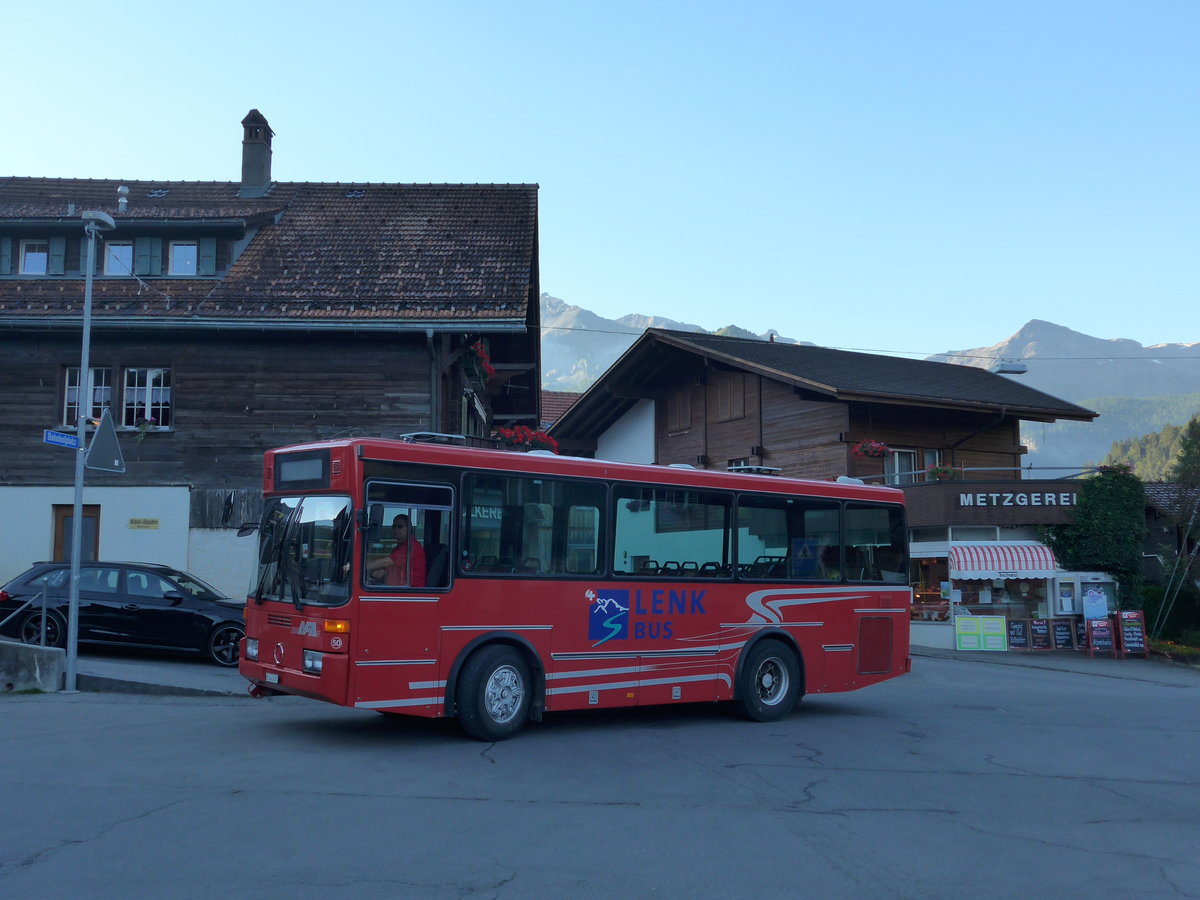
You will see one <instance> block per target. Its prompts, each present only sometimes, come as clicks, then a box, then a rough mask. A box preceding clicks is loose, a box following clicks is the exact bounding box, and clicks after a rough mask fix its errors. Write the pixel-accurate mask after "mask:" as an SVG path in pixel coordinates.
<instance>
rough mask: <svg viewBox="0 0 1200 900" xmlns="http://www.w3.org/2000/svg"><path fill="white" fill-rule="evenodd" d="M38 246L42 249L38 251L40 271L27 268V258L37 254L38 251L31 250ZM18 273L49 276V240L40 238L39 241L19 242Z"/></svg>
mask: <svg viewBox="0 0 1200 900" xmlns="http://www.w3.org/2000/svg"><path fill="white" fill-rule="evenodd" d="M38 245H41V247H42V250H41V251H40V255H41V257H42V267H41V269H40V270H35V269H30V268H29V257H30V255H31V254H34V253H38V252H39V251H35V250H34V249H33V248H34V247H36V246H38ZM20 273H21V274H22V275H49V274H50V241H49V239H46V238H42V239H39V240H25V241H21V267H20Z"/></svg>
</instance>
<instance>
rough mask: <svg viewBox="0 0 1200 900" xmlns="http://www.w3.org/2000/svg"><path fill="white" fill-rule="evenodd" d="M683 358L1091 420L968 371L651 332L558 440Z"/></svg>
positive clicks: (928, 400) (604, 418) (819, 383)
mask: <svg viewBox="0 0 1200 900" xmlns="http://www.w3.org/2000/svg"><path fill="white" fill-rule="evenodd" d="M685 355H690V356H699V357H701V358H705V359H709V360H712V361H713V362H715V363H718V364H724V365H726V366H729V367H730V368H733V369H739V370H742V371H747V372H753V373H757V374H761V375H763V376H764V377H766V378H770V379H773V380H775V381H779V382H782V383H784V384H789V385H792V386H794V387H795V388H797V389H798V390H802V391H811V392H813V393H815V394H818V395H821V396H825V397H828V398H830V399H834V400H841V401H844V402H851V401H854V402H860V403H862V402H876V403H898V404H916V405H921V406H927V407H943V408H946V409H961V410H974V411H986V412H991V413H1002V414H1004V415H1009V416H1014V417H1018V418H1021V419H1028V420H1034V421H1054V420H1056V419H1076V420H1083V421H1090V420H1091V419H1094V418H1095V417H1096V415H1097V414H1096V413H1094V412H1092V411H1091V410H1088V409H1084V408H1083V407H1081V406H1076V405H1075V404H1073V403H1069V402H1067V401H1066V400H1060V399H1059V398H1057V397H1052V396H1050V395H1049V394H1044V393H1042V392H1041V391H1038V390H1035V389H1033V388H1030V387H1027V386H1026V385H1023V384H1019V383H1017V382H1015V381H1013V380H1011V379H1009V378H1005V377H1004V376H1002V375H996V374H993V373H991V372H987V371H984V370H983V369H978V368H974V367H970V366H957V365H953V364H952V363H936V362H928V361H926V360H913V359H903V358H899V357H894V356H879V355H876V354H873V353H858V352H854V351H848V350H831V349H829V348H827V347H814V346H809V345H802V344H787V343H783V342H771V341H762V340H755V339H752V338H736V337H726V336H723V335H715V334H705V333H697V332H691V331H670V330H667V329H659V328H651V329H648V330H647V331H646V332H645V333H644V334H643V335H642V336H641V337H640V338H638V340H637V341H636V342H634V344H633V346H632V347H630V348H629V349H628V350H627V351H625V353H624V354H623V355H622V356H621V358H620V359H618V360H617V361H616V362H615V363H614V364H613V365H612V366H611V367H610V368H609V369H608V371H607V372H605V373H604V375H602V376H601V377H600V379H599V380H598V381H596V382H595V383H594V384H593V385H592V386H591V387H590V388H588V390H587V391H586V392H584V394H583V396H582V397H581V398H580V399H579V400H578V401H576V402H575V403H574V404H573V405H572V406H571V407H570V408H569V409H568V410H567V411H566V413H565V414H564V415H563V416H562V417H561V418H560V419H558V421H557V422H556V423H555V425H554V427H553V429H552V431H551V433H552V434H554V435H555V436H556V437H560V438H567V437H594V436H595V435H596V434H599V433H600V432H602V431H603V430H604V429H605V428H607V427H608V426H609V425H611V424H612V423H613V422H615V421H616V420H617V419H618V418H619V417H620V416H621V415H623V414H624V413H625V411H626V410H628V409H629V408H630V407H631V406H632V405H633V404H634V403H635V402H636V398H638V397H645V396H648V394H647V390H648V389H650V388H651V387H652V386H653V385H655V384H657V383H660V382H661V380H662V378H663V377H664V376H665V375H666V373H669V372H670V371H672V370H673V369H675V368H677V367H678V366H679V365H680V363H681V359H682V357H683V356H685Z"/></svg>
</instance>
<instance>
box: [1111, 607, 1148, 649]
mask: <svg viewBox="0 0 1200 900" xmlns="http://www.w3.org/2000/svg"><path fill="white" fill-rule="evenodd" d="M1119 621H1120V623H1121V625H1120V631H1119V632H1118V633H1117V637H1118V638H1119V639H1120V641H1121V653H1123V654H1124V655H1125V656H1130V655H1133V654H1137V655H1139V656H1145V657H1146V658H1149V657H1150V651H1149V649H1148V648H1147V647H1146V619H1145V616H1143V615H1142V611H1141V610H1140V609H1123V610H1121V613H1120V619H1119Z"/></svg>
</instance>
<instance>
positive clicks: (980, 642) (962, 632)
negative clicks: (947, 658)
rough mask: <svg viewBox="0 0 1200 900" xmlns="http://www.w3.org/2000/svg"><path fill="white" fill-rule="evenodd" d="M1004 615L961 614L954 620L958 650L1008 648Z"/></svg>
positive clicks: (955, 644)
mask: <svg viewBox="0 0 1200 900" xmlns="http://www.w3.org/2000/svg"><path fill="white" fill-rule="evenodd" d="M1004 626H1005V620H1004V616H959V617H958V618H957V619H955V620H954V646H955V648H956V649H958V650H1007V649H1008V640H1007V638H1008V631H1007V630H1006V629H1005V627H1004Z"/></svg>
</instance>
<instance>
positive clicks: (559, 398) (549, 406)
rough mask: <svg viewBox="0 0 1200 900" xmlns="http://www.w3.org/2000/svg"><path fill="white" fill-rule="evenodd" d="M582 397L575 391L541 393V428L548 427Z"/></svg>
mask: <svg viewBox="0 0 1200 900" xmlns="http://www.w3.org/2000/svg"><path fill="white" fill-rule="evenodd" d="M582 396H583V395H582V394H580V393H577V392H575V391H542V427H544V428H545V427H549V426H550V425H552V424H554V423H555V422H557V421H558V420H559V418H561V416H562V414H563V413H565V412H566V411H567V410H568V409H570V408H571V404H573V403H574V402H575V401H576V400H578V399H579V398H580V397H582Z"/></svg>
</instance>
